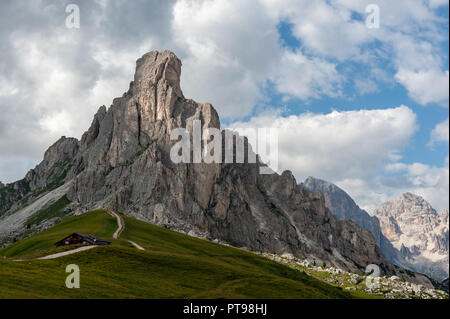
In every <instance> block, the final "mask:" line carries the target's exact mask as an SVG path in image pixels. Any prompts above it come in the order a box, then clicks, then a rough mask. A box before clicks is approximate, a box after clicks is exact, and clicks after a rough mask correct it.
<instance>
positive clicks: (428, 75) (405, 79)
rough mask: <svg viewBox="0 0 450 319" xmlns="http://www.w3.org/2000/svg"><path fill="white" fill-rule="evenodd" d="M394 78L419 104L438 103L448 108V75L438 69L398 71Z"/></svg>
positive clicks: (446, 72)
mask: <svg viewBox="0 0 450 319" xmlns="http://www.w3.org/2000/svg"><path fill="white" fill-rule="evenodd" d="M395 78H396V79H397V80H398V81H399V82H400V83H402V84H403V85H404V86H405V87H406V89H407V90H408V92H409V95H410V96H411V98H412V99H413V100H415V101H417V102H418V103H420V104H423V105H425V104H429V103H433V102H434V103H439V104H441V105H444V106H448V96H449V91H448V88H449V73H448V71H443V72H442V71H440V70H438V69H429V70H421V71H417V72H415V71H412V70H405V69H400V70H399V71H398V72H397V74H396V75H395Z"/></svg>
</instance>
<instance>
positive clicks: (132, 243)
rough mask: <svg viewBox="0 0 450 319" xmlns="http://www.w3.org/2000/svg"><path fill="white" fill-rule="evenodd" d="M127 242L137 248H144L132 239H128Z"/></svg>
mask: <svg viewBox="0 0 450 319" xmlns="http://www.w3.org/2000/svg"><path fill="white" fill-rule="evenodd" d="M128 242H129V243H130V244H131V245H133V246H134V247H136V248H137V249H139V250H145V249H144V248H142V247H141V246H140V245H138V244H136V243H135V242H134V241H131V240H129V241H128Z"/></svg>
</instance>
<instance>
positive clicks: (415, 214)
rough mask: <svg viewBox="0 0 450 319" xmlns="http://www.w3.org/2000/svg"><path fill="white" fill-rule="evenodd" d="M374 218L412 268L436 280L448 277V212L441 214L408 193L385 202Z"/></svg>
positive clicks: (421, 199)
mask: <svg viewBox="0 0 450 319" xmlns="http://www.w3.org/2000/svg"><path fill="white" fill-rule="evenodd" d="M375 215H376V216H377V217H378V219H379V220H380V223H381V229H382V232H383V234H384V235H385V236H386V237H387V238H388V239H389V240H390V241H391V243H392V244H393V245H394V247H396V248H397V249H399V250H400V251H401V252H402V254H403V257H405V259H406V260H407V261H408V262H410V263H411V264H412V265H413V269H414V270H416V271H420V272H423V273H426V274H428V275H430V276H432V277H433V278H436V279H437V280H440V281H441V280H443V279H444V278H446V277H448V263H449V256H448V233H449V230H448V227H449V226H448V211H447V210H444V212H443V213H442V214H440V215H439V214H438V213H437V212H436V211H435V210H434V209H433V207H431V205H430V204H429V203H428V202H427V201H425V200H424V199H423V198H422V197H420V196H417V195H414V194H411V193H405V194H402V195H401V196H400V197H399V198H398V199H396V200H391V201H388V202H385V203H383V204H382V205H381V206H380V207H379V208H378V209H377V210H376V211H375Z"/></svg>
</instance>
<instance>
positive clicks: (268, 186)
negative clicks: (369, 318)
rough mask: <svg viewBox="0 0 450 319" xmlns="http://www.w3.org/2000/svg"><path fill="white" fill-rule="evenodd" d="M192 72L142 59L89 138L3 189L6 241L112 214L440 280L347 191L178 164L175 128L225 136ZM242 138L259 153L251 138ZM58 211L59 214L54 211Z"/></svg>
mask: <svg viewBox="0 0 450 319" xmlns="http://www.w3.org/2000/svg"><path fill="white" fill-rule="evenodd" d="M180 76H181V61H180V60H179V59H178V58H177V57H176V56H175V54H173V53H172V52H170V51H162V52H157V51H152V52H149V53H147V54H145V55H144V56H142V57H141V58H140V59H138V60H137V62H136V72H135V76H134V81H132V82H131V83H130V86H129V89H128V91H127V92H125V93H124V94H123V95H122V96H121V97H119V98H116V99H114V100H113V104H112V105H111V106H110V107H109V108H106V107H105V106H102V107H100V108H99V110H98V112H97V113H96V114H95V116H94V119H93V121H92V124H91V126H90V128H89V129H88V130H87V131H86V132H85V133H84V134H83V136H82V138H81V140H80V141H79V140H77V139H75V138H66V137H62V138H61V139H60V140H58V141H57V142H56V143H55V144H53V145H52V146H51V147H50V148H49V149H48V150H47V151H46V152H45V155H44V159H43V161H42V162H41V163H40V164H39V165H37V166H36V167H35V168H34V169H32V170H30V171H29V172H28V173H27V174H26V176H25V178H23V179H22V180H20V181H17V182H15V183H11V184H8V185H5V186H4V187H2V188H1V189H0V242H3V243H4V245H8V244H10V243H12V242H13V241H15V240H18V239H21V238H23V237H24V236H29V235H30V234H32V233H36V232H39V231H41V230H43V229H45V228H48V227H50V226H51V225H54V224H55V223H58V222H59V221H60V220H61V219H63V218H64V212H75V213H76V214H80V213H83V212H86V211H89V210H93V209H110V210H114V211H118V212H123V213H124V214H126V215H128V216H132V217H135V218H137V219H140V220H143V221H146V222H150V223H153V224H156V225H159V226H163V227H166V228H169V229H173V230H176V231H178V232H184V233H187V234H189V235H191V236H197V237H202V238H207V239H209V240H214V241H218V242H222V243H227V244H230V245H233V246H236V247H243V248H246V249H248V250H252V251H257V252H266V253H275V254H279V255H282V254H283V255H292V256H295V257H297V258H307V259H309V260H311V261H314V262H317V263H320V264H322V263H325V264H327V265H332V266H335V267H338V268H341V269H345V270H350V271H353V272H357V273H360V274H363V273H364V272H365V269H366V267H367V266H368V265H369V264H377V265H379V266H380V269H381V275H386V276H392V275H395V276H398V277H401V278H403V279H404V280H407V281H411V282H416V283H420V284H422V285H425V286H432V285H433V283H432V281H431V280H430V279H429V278H427V277H426V276H423V275H420V274H415V273H413V272H411V271H407V270H405V269H403V268H401V267H399V266H396V265H394V264H393V263H392V262H390V261H389V260H388V259H387V258H386V257H385V254H383V250H382V249H384V251H385V252H386V255H387V256H389V258H391V260H393V261H395V260H396V259H395V258H392V256H390V255H389V249H391V248H390V246H389V244H390V243H389V241H386V240H385V237H384V236H385V235H384V236H383V229H381V231H380V224H377V219H374V218H371V217H370V216H369V215H368V214H363V213H361V211H360V210H359V208H355V207H354V206H356V204H355V203H354V202H353V201H352V200H351V199H348V198H345V196H342V193H341V194H340V195H339V196H341V197H342V199H345V201H342V202H339V200H337V201H334V200H330V198H331V197H329V198H328V200H327V195H326V194H327V192H324V191H318V190H314V191H311V190H308V187H307V185H306V184H304V185H303V186H302V185H299V184H298V183H297V181H296V180H295V178H294V176H293V175H292V173H291V172H290V171H284V172H283V173H282V174H281V175H279V174H276V173H273V174H260V169H261V168H262V167H266V165H265V164H263V163H261V162H260V161H259V160H258V161H257V162H256V163H252V162H250V161H249V160H248V158H249V157H248V155H247V157H246V158H245V161H244V162H243V163H224V161H222V163H213V164H206V163H183V162H182V163H174V162H173V161H172V160H171V158H170V152H171V149H172V146H173V145H174V144H175V141H173V140H171V138H170V136H171V133H172V132H173V130H175V129H176V128H183V129H185V131H186V132H187V133H189V134H190V136H192V135H193V126H194V121H200V122H201V129H202V131H205V130H206V129H208V128H217V129H220V120H219V116H218V114H217V112H216V111H215V109H214V108H213V107H212V105H211V104H209V103H197V102H195V101H193V100H190V99H186V98H185V97H184V95H183V93H182V91H181V87H180ZM222 134H225V133H224V131H222ZM191 142H192V141H191ZM233 143H234V146H236V144H240V143H242V144H244V145H245V150H246V152H245V153H246V154H253V152H252V150H251V145H249V144H248V142H247V139H246V138H243V137H240V136H236V140H235V141H234V142H233ZM222 146H223V145H222ZM223 147H224V146H223ZM332 193H333V192H331V193H330V194H332ZM56 204H57V206H58V210H57V212H56V213H55V212H49V211H48V210H45V209H46V207H49V206H51V205H56ZM337 211H339V213H337ZM333 213H334V214H333ZM339 214H340V215H339ZM336 215H337V216H336ZM366 215H367V216H366ZM339 216H340V217H339ZM349 217H351V218H349ZM353 219H354V220H355V222H353V221H351V220H353ZM373 234H374V235H373ZM447 238H448V237H447ZM380 247H382V249H380ZM399 264H400V265H401V263H399Z"/></svg>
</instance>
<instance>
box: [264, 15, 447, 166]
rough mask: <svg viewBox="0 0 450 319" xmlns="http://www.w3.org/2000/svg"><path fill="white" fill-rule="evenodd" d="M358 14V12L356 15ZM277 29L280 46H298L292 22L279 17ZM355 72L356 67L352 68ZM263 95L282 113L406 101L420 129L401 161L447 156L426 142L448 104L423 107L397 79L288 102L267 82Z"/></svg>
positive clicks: (438, 161)
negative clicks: (281, 108) (371, 89)
mask: <svg viewBox="0 0 450 319" xmlns="http://www.w3.org/2000/svg"><path fill="white" fill-rule="evenodd" d="M438 13H439V16H441V17H443V18H445V19H447V20H448V10H446V9H445V8H444V7H442V8H440V9H439V10H438ZM359 17H360V16H358V18H359ZM442 29H443V32H446V31H445V30H447V32H448V25H445V24H444V25H442ZM278 32H279V34H280V39H281V41H282V44H283V46H285V47H286V48H288V49H290V50H294V51H295V50H297V49H299V48H301V42H300V40H299V39H297V38H296V37H295V36H293V34H292V24H291V23H289V22H286V21H281V22H280V23H279V25H278ZM448 45H449V44H448V38H447V41H444V42H442V43H441V51H442V52H443V53H445V52H447V54H443V55H442V58H443V60H444V61H445V63H444V67H445V68H447V69H448V67H449V59H448ZM347 65H349V66H350V67H352V68H353V69H356V70H358V69H359V68H361V69H363V68H364V65H361V64H358V63H353V62H351V61H350V62H346V63H345V64H344V66H342V68H345V67H346V66H347ZM383 66H384V68H385V69H386V70H389V73H390V75H391V76H392V77H394V75H395V71H394V70H392V69H391V68H390V66H389V60H388V61H385V63H383ZM356 72H358V71H356ZM267 92H268V93H267V95H268V97H269V98H270V104H273V105H280V106H285V107H286V112H285V113H284V114H285V115H291V114H299V113H303V112H314V113H317V112H322V113H329V112H331V111H332V110H338V111H346V110H358V109H361V108H364V109H382V108H389V107H392V106H398V105H402V104H404V105H407V106H409V107H410V108H412V109H413V110H414V112H415V113H416V114H417V116H418V119H419V126H420V129H419V130H418V131H417V133H416V134H414V136H413V138H412V140H411V143H410V144H409V145H407V146H406V148H405V149H404V151H403V152H402V155H403V156H404V159H403V161H404V162H405V163H408V164H412V163H414V162H422V163H427V164H429V165H437V166H439V165H442V163H443V162H444V160H445V158H446V157H447V156H448V151H449V149H448V144H446V143H437V144H436V145H434V146H433V147H430V145H428V144H429V143H428V142H429V140H430V134H431V132H432V130H433V129H434V128H435V126H436V125H437V124H438V123H440V122H442V121H444V120H445V119H447V118H448V116H449V111H448V108H445V107H441V105H439V104H438V103H430V104H429V105H428V106H427V107H424V106H422V105H420V104H418V103H417V102H415V101H414V100H412V99H411V98H410V97H409V96H408V91H407V90H406V89H405V87H403V86H402V85H400V84H399V83H381V84H379V88H378V90H377V91H376V92H373V93H368V94H364V95H361V94H358V92H355V90H354V87H352V86H351V85H347V86H346V87H345V88H344V94H345V97H342V98H332V97H323V98H321V99H317V100H313V101H308V102H306V103H305V102H304V101H301V100H299V99H293V100H291V101H288V102H283V101H282V96H280V95H279V94H277V93H276V92H274V90H273V89H271V86H270V85H269V87H268V88H267Z"/></svg>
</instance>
